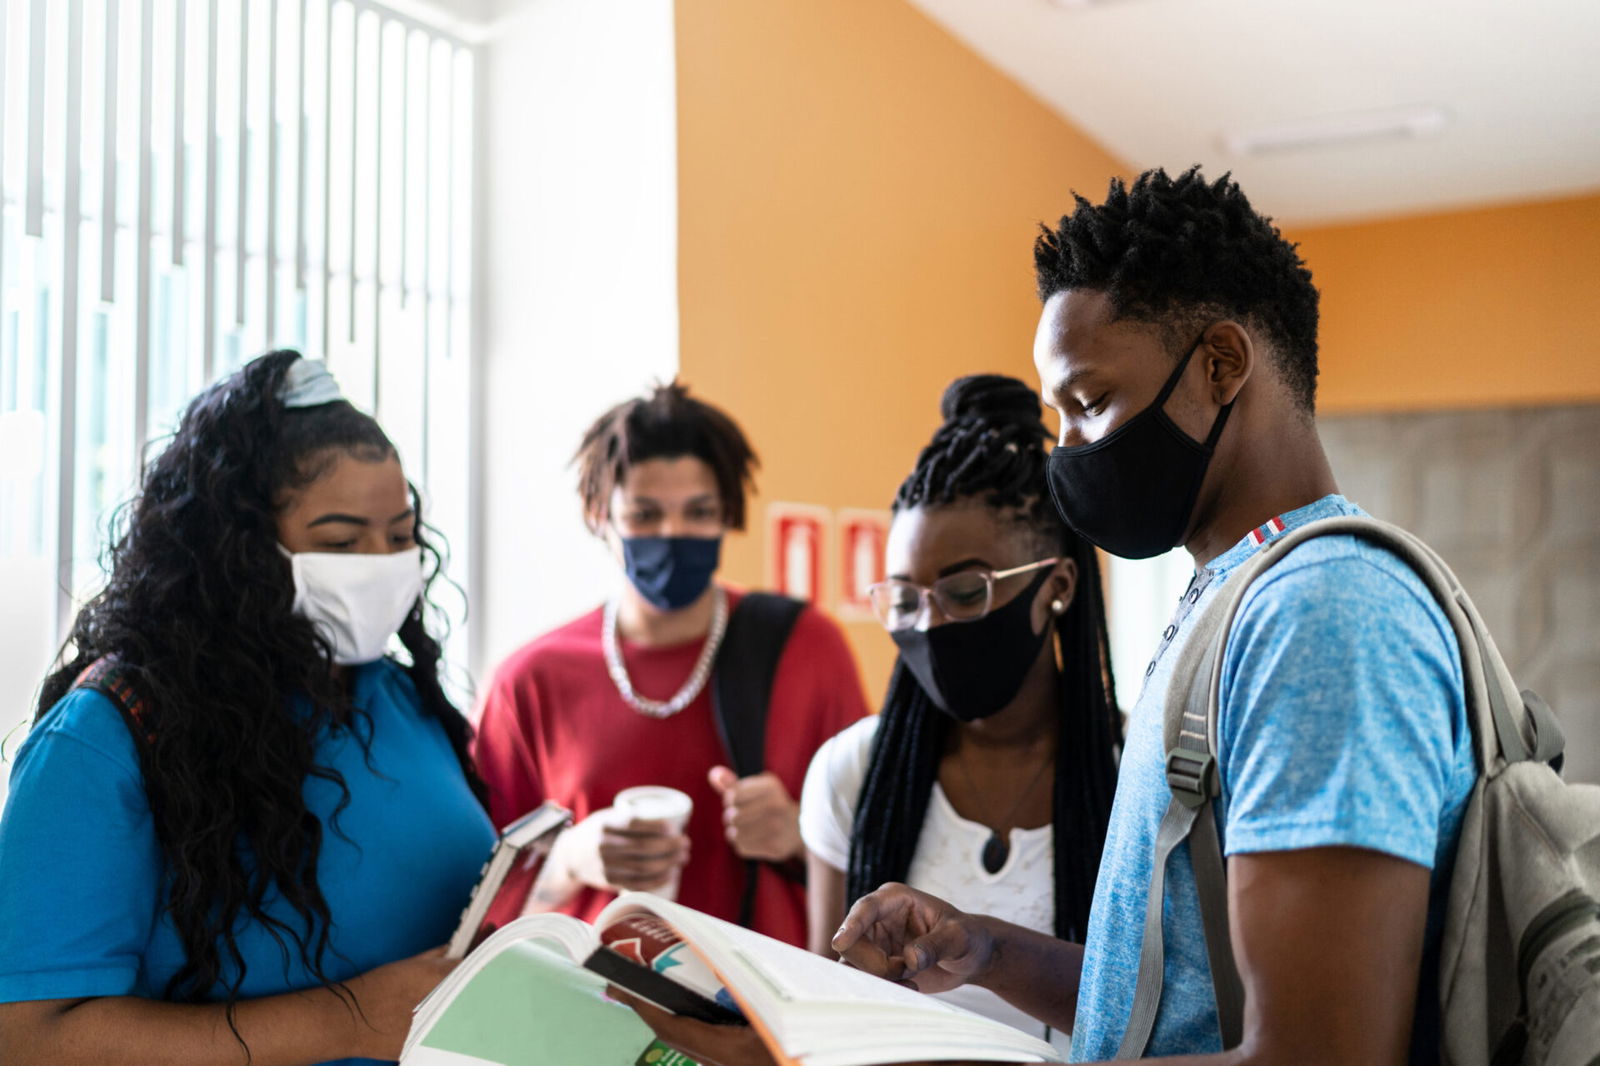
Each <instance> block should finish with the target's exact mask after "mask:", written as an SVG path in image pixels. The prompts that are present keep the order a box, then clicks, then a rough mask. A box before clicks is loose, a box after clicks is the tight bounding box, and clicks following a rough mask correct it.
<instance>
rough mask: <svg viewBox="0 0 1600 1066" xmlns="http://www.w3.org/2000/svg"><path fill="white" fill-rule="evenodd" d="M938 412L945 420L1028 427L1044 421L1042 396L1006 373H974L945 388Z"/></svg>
mask: <svg viewBox="0 0 1600 1066" xmlns="http://www.w3.org/2000/svg"><path fill="white" fill-rule="evenodd" d="M939 413H940V414H942V415H943V416H944V420H945V421H946V422H960V421H963V420H965V419H980V420H982V421H984V422H1009V423H1017V424H1021V425H1025V426H1038V425H1040V424H1041V418H1040V412H1039V397H1038V396H1037V395H1036V394H1035V393H1034V391H1033V390H1032V389H1030V388H1029V387H1028V386H1026V385H1024V384H1023V383H1022V382H1020V381H1018V380H1017V379H1016V378H1011V377H1006V376H1005V375H1004V374H971V375H968V376H967V377H964V378H957V379H956V380H954V381H952V382H951V383H950V387H949V388H947V389H945V390H944V396H943V398H941V399H940V400H939Z"/></svg>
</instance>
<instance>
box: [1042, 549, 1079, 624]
mask: <svg viewBox="0 0 1600 1066" xmlns="http://www.w3.org/2000/svg"><path fill="white" fill-rule="evenodd" d="M1077 591H1078V564H1077V563H1076V562H1075V561H1073V560H1072V559H1065V558H1064V559H1062V560H1061V561H1060V562H1058V563H1056V565H1055V566H1054V567H1053V568H1052V569H1051V571H1050V576H1049V578H1047V579H1046V580H1045V583H1044V587H1043V588H1041V589H1040V590H1039V598H1038V599H1037V600H1035V601H1034V611H1033V613H1034V618H1033V628H1034V632H1036V633H1038V632H1042V631H1043V630H1044V627H1045V625H1046V624H1047V623H1048V622H1050V621H1053V620H1054V619H1057V618H1060V617H1061V616H1062V615H1064V614H1066V613H1067V608H1068V607H1071V606H1072V597H1073V595H1074V594H1076V592H1077Z"/></svg>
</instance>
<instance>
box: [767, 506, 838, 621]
mask: <svg viewBox="0 0 1600 1066" xmlns="http://www.w3.org/2000/svg"><path fill="white" fill-rule="evenodd" d="M831 523H832V515H831V513H830V512H829V511H828V509H827V508H826V507H816V506H813V505H811V504H805V503H769V504H768V505H767V585H768V587H769V588H771V589H772V590H773V591H774V592H781V593H783V594H784V595H785V596H793V597H794V598H795V599H799V600H805V601H806V602H807V603H815V604H817V605H819V606H821V605H822V590H823V572H822V571H823V559H824V556H825V554H826V553H825V551H824V547H825V545H826V544H827V538H828V529H829V526H830V525H831Z"/></svg>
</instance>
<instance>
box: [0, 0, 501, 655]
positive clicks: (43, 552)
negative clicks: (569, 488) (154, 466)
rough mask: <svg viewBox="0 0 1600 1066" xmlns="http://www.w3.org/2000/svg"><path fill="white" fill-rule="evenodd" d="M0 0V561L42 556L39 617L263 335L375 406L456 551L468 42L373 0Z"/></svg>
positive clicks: (67, 597)
mask: <svg viewBox="0 0 1600 1066" xmlns="http://www.w3.org/2000/svg"><path fill="white" fill-rule="evenodd" d="M0 3H3V5H4V6H3V11H0V205H3V211H0V566H5V567H9V568H11V569H8V570H6V573H7V574H10V573H11V571H12V570H14V569H16V568H19V567H22V568H26V567H31V566H37V567H40V568H42V569H43V571H44V572H45V573H47V574H48V580H47V582H46V585H47V586H48V594H47V595H48V599H49V602H48V603H44V604H40V605H39V606H38V609H37V611H38V613H36V614H35V615H34V617H35V619H36V620H42V619H45V618H48V619H50V626H49V632H50V633H51V635H52V639H59V637H60V636H61V635H62V634H63V633H64V631H65V626H66V625H67V623H68V622H69V621H70V616H71V612H72V610H73V609H74V602H75V600H76V598H78V597H81V596H82V595H84V594H85V593H87V592H89V591H92V589H93V588H94V587H95V586H96V585H97V584H98V581H99V580H100V577H101V575H100V572H99V569H98V566H97V562H98V557H99V553H100V551H101V549H102V547H103V545H104V540H105V535H106V531H107V528H108V527H107V523H108V520H109V518H110V516H111V514H112V511H113V509H114V508H115V506H116V505H117V504H118V503H120V502H122V501H123V500H125V499H126V498H127V497H128V495H129V494H130V493H131V491H132V490H133V488H134V486H135V485H136V484H137V477H138V471H139V469H140V465H141V461H142V457H143V456H144V454H145V447H146V445H147V444H148V443H149V442H150V440H151V439H152V438H153V437H159V436H160V435H162V434H164V433H166V432H168V431H170V429H171V427H172V424H173V421H174V417H175V415H176V414H177V412H178V411H179V410H180V409H181V407H182V405H183V403H184V402H185V401H186V400H187V398H188V397H189V396H191V395H192V394H193V393H194V392H195V391H196V390H197V389H199V388H200V387H201V386H202V385H203V384H205V383H206V382H208V381H211V380H214V379H215V378H217V377H220V376H222V375H224V374H226V373H229V372H231V371H232V370H233V369H234V368H236V367H237V366H239V365H240V364H242V363H243V362H244V361H246V360H248V359H249V358H251V357H252V356H254V355H256V354H258V353H260V352H262V351H265V350H268V349H270V348H274V347H295V348H299V349H301V350H302V351H305V352H306V353H307V354H308V355H313V356H322V357H324V358H326V359H327V360H328V361H329V363H330V365H331V366H332V368H333V370H334V372H335V373H336V374H337V375H338V376H339V379H340V381H341V383H342V384H343V385H344V387H345V390H346V393H347V394H348V395H349V396H350V398H351V400H352V401H353V402H355V403H356V404H358V405H360V406H364V407H366V408H368V409H370V410H375V411H376V413H377V414H378V416H379V418H380V419H381V420H382V421H383V422H384V425H385V428H386V429H388V430H389V431H390V433H391V436H393V437H394V438H395V441H396V443H397V445H398V446H399V447H400V449H401V454H402V459H403V460H404V462H405V463H406V466H407V472H408V473H409V474H410V475H411V476H412V478H413V480H416V481H418V482H419V483H421V484H422V485H423V486H424V487H425V488H431V489H432V491H431V493H430V513H429V515H428V517H429V519H430V521H432V522H433V524H435V525H437V526H439V527H440V528H442V529H443V530H444V532H445V534H446V536H447V537H448V538H449V540H450V541H451V543H452V544H453V546H454V548H455V551H454V555H455V557H456V563H457V564H459V563H460V562H461V556H462V555H463V554H464V550H465V549H466V548H467V546H468V542H469V530H468V517H469V516H468V513H467V502H468V501H467V496H466V493H467V486H468V485H469V484H470V483H471V477H470V476H469V475H470V469H469V463H470V462H471V458H472V457H471V454H470V449H469V448H468V446H467V442H468V439H469V433H468V425H469V419H468V414H469V411H468V402H469V396H470V376H469V366H470V364H469V360H468V359H467V358H466V345H467V340H468V337H469V332H468V331H469V325H470V322H469V315H468V313H467V312H468V301H469V297H470V285H471V278H470V271H469V269H468V267H469V264H470V234H471V204H470V197H469V196H468V195H467V192H468V190H470V188H471V159H472V144H471V135H472V121H471V115H472V106H473V102H472V89H473V62H474V57H473V52H472V48H471V46H470V45H469V44H467V43H466V42H464V41H462V40H460V39H458V38H456V37H454V36H452V35H451V34H450V33H448V32H445V31H442V30H440V29H437V28H435V27H431V26H428V25H426V24H424V23H422V22H419V21H417V19H416V18H414V17H413V16H411V15H408V14H403V13H401V12H398V11H395V10H392V9H389V8H388V7H386V6H385V5H384V4H382V3H378V2H374V0H0ZM30 587H32V586H30ZM35 624H38V621H36V622H35ZM41 628H42V627H41ZM39 665H40V666H41V667H42V665H43V664H39Z"/></svg>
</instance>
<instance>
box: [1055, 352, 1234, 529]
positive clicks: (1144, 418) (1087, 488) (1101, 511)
mask: <svg viewBox="0 0 1600 1066" xmlns="http://www.w3.org/2000/svg"><path fill="white" fill-rule="evenodd" d="M1204 339H1205V337H1204V334H1202V335H1201V337H1200V338H1198V339H1197V340H1196V341H1195V342H1194V344H1193V345H1192V346H1191V347H1190V348H1189V352H1188V354H1187V355H1185V356H1184V357H1183V358H1182V359H1181V360H1179V362H1178V365H1177V367H1176V368H1174V370H1173V371H1172V376H1171V377H1169V378H1167V383H1166V384H1165V385H1163V386H1161V393H1160V394H1159V395H1158V396H1157V397H1156V399H1155V402H1154V403H1152V404H1151V405H1150V406H1149V407H1146V408H1145V409H1144V410H1143V411H1140V412H1139V413H1138V414H1136V415H1134V416H1133V417H1132V418H1130V419H1128V421H1126V422H1124V423H1123V424H1122V425H1120V426H1118V427H1117V428H1116V429H1115V430H1114V431H1112V432H1111V433H1110V434H1108V435H1107V436H1105V437H1102V438H1101V439H1100V440H1097V441H1095V442H1094V443H1093V444H1083V445H1079V446H1078V447H1076V448H1056V449H1055V450H1054V451H1052V452H1051V453H1050V458H1049V461H1048V462H1047V463H1046V465H1045V474H1046V480H1047V481H1048V482H1049V483H1050V496H1051V498H1052V499H1054V500H1055V502H1056V510H1058V511H1060V512H1061V517H1062V519H1063V520H1064V521H1065V522H1066V523H1067V525H1069V526H1071V527H1072V528H1073V529H1074V530H1076V531H1077V532H1078V535H1079V536H1081V537H1083V539H1085V540H1087V541H1088V542H1089V543H1091V544H1093V545H1094V546H1095V547H1097V548H1102V549H1104V550H1105V551H1108V552H1110V553H1111V554H1112V555H1119V556H1121V557H1122V558H1124V559H1149V558H1151V557H1152V556H1156V555H1160V554H1162V553H1163V552H1165V551H1168V550H1170V549H1172V548H1174V547H1176V546H1177V544H1178V541H1179V540H1181V539H1182V537H1183V534H1184V532H1185V531H1186V530H1187V529H1188V528H1189V516H1190V515H1191V514H1193V513H1194V501H1195V497H1196V496H1198V495H1199V494H1200V483H1201V482H1202V481H1204V480H1205V476H1206V467H1207V466H1208V465H1209V464H1210V462H1211V455H1212V453H1213V452H1214V451H1215V450H1216V446H1217V440H1218V438H1220V437H1221V436H1222V427H1223V426H1225V425H1226V424H1227V422H1228V413H1229V412H1230V411H1232V410H1233V403H1232V402H1231V401H1230V402H1229V403H1228V404H1226V405H1225V406H1224V407H1223V408H1222V410H1221V411H1218V412H1217V418H1216V421H1214V422H1212V423H1211V433H1210V435H1209V436H1207V437H1206V439H1205V443H1204V444H1202V443H1200V442H1198V441H1196V440H1193V439H1192V438H1190V437H1189V435H1188V434H1186V433H1185V432H1184V431H1183V430H1181V429H1179V428H1178V427H1177V425H1175V424H1174V423H1173V421H1172V419H1170V418H1168V417H1167V413H1166V412H1165V411H1164V410H1162V406H1163V405H1164V404H1165V403H1166V402H1167V397H1169V396H1171V395H1172V390H1173V389H1175V388H1176V387H1177V385H1178V379H1179V378H1181V377H1182V376H1183V370H1184V368H1185V367H1187V366H1188V365H1189V360H1190V359H1191V358H1192V357H1193V356H1194V353H1195V350H1196V349H1197V348H1199V347H1200V344H1201V342H1202V341H1203V340H1204Z"/></svg>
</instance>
